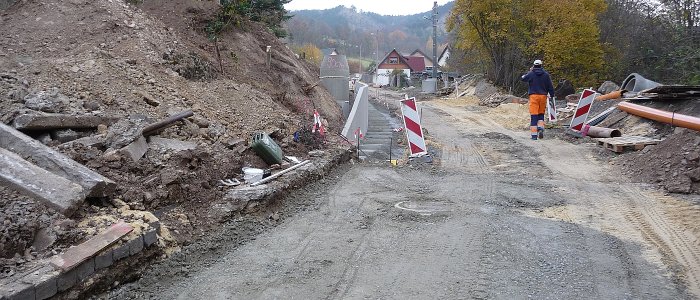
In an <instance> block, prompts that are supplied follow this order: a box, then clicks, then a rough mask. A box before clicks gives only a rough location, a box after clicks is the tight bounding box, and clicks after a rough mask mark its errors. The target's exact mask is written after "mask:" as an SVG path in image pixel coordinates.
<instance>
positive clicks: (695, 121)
mask: <svg viewBox="0 0 700 300" xmlns="http://www.w3.org/2000/svg"><path fill="white" fill-rule="evenodd" d="M617 108H619V109H620V110H622V111H625V112H628V113H630V114H633V115H636V116H640V117H642V118H647V119H650V120H654V121H659V122H663V123H667V124H671V125H673V126H678V127H683V128H688V129H692V130H697V131H700V118H698V117H693V116H688V115H682V114H677V113H674V112H669V111H665V110H660V109H656V108H651V107H646V106H643V105H637V104H632V103H629V102H620V103H618V104H617Z"/></svg>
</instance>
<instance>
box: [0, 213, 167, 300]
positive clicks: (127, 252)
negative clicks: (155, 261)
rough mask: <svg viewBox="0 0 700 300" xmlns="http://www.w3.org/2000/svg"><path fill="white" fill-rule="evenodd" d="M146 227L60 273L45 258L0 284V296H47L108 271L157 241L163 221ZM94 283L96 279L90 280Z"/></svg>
mask: <svg viewBox="0 0 700 300" xmlns="http://www.w3.org/2000/svg"><path fill="white" fill-rule="evenodd" d="M149 225H150V226H149V227H148V229H147V230H146V231H144V232H143V233H141V234H139V235H138V236H136V237H134V238H132V239H128V240H127V239H126V238H123V239H122V241H121V243H120V244H116V245H113V246H112V247H109V248H107V249H104V250H103V251H101V252H99V253H97V255H96V256H94V257H91V258H90V259H88V260H86V261H84V262H83V263H81V264H80V265H78V266H77V267H75V268H73V269H71V270H68V271H66V272H63V273H61V272H60V271H58V270H56V269H54V267H52V266H51V265H50V264H49V261H48V260H46V261H44V262H42V263H41V265H40V267H38V268H35V269H34V270H33V271H31V272H28V273H24V274H20V275H17V276H15V278H14V279H11V280H9V281H8V282H7V283H3V284H2V285H0V300H6V299H7V300H10V299H12V300H14V299H37V300H38V299H48V298H50V297H53V296H55V295H57V294H59V293H63V292H67V291H70V290H71V289H72V288H74V287H76V285H78V284H79V283H81V282H88V281H86V280H87V279H89V278H92V277H93V276H95V274H96V273H98V272H107V271H108V270H109V269H110V267H114V266H116V265H117V263H118V262H119V261H120V260H124V261H125V262H126V261H129V260H132V259H136V260H137V259H139V258H138V257H137V254H140V253H142V252H144V250H146V249H148V248H151V246H153V245H157V244H158V243H157V242H158V230H159V229H160V223H159V222H154V223H152V224H149ZM91 284H94V283H91Z"/></svg>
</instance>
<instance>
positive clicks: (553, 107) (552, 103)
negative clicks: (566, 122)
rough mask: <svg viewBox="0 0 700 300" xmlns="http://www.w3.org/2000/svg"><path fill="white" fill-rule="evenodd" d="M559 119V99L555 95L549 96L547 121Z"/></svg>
mask: <svg viewBox="0 0 700 300" xmlns="http://www.w3.org/2000/svg"><path fill="white" fill-rule="evenodd" d="M556 121H557V100H556V99H555V98H554V97H547V122H550V123H551V122H556Z"/></svg>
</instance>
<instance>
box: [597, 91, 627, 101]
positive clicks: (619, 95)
mask: <svg viewBox="0 0 700 300" xmlns="http://www.w3.org/2000/svg"><path fill="white" fill-rule="evenodd" d="M623 92H624V90H617V91H612V92H610V93H607V94H605V95H600V96H598V97H595V100H596V101H605V100H614V99H620V98H622V93H623Z"/></svg>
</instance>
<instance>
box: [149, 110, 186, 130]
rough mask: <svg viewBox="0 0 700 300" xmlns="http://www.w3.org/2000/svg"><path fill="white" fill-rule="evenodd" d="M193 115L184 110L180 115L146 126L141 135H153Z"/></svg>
mask: <svg viewBox="0 0 700 300" xmlns="http://www.w3.org/2000/svg"><path fill="white" fill-rule="evenodd" d="M193 115H194V113H193V112H192V111H191V110H186V111H183V112H181V113H178V114H175V115H172V116H170V117H168V118H167V119H165V120H162V121H159V122H156V123H153V124H150V125H148V126H146V127H145V128H144V129H143V131H142V134H143V136H149V135H154V134H156V133H157V132H158V131H160V130H162V129H165V128H168V127H170V126H172V125H174V124H175V123H176V122H177V121H180V120H182V119H184V118H188V117H191V116H193Z"/></svg>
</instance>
